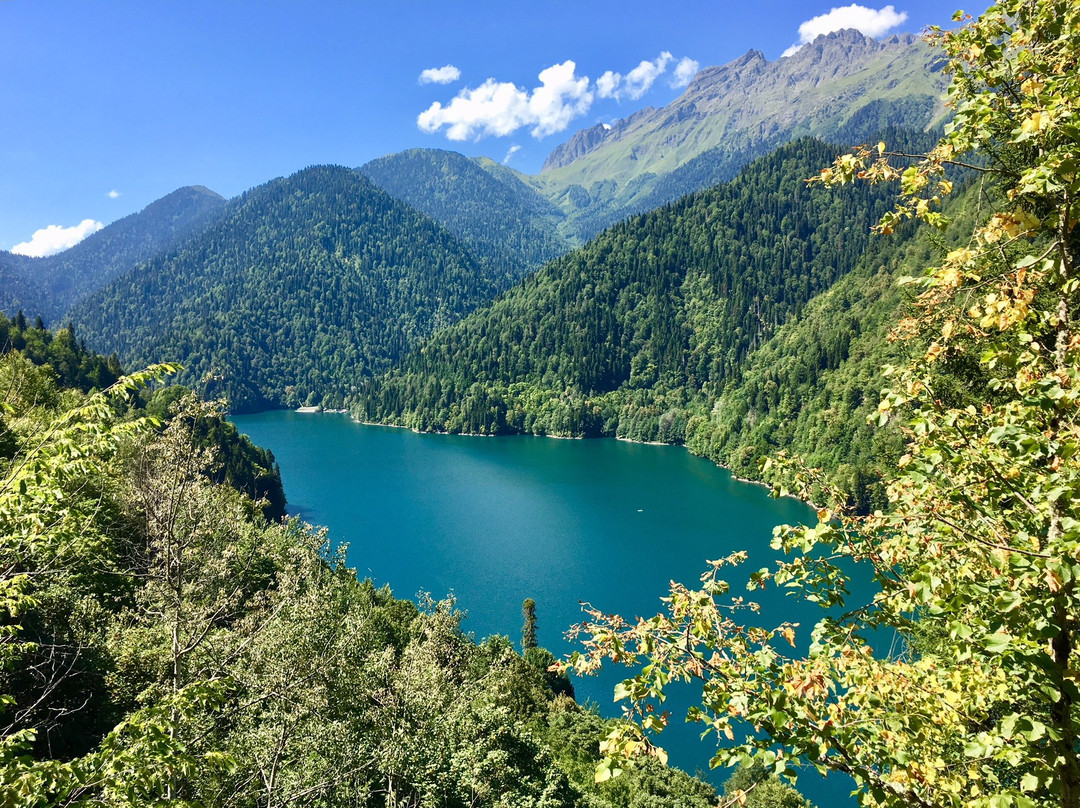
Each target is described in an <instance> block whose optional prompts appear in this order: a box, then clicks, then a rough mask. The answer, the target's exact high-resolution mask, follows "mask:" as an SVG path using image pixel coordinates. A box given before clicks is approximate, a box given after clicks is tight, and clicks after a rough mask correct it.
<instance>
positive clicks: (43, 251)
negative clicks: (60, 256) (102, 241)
mask: <svg viewBox="0 0 1080 808" xmlns="http://www.w3.org/2000/svg"><path fill="white" fill-rule="evenodd" d="M104 226H105V225H103V224H102V223H101V222H95V221H94V220H93V219H83V220H82V221H81V222H79V223H78V224H77V225H75V226H74V227H61V226H60V225H58V224H50V225H49V226H48V227H45V228H43V229H41V230H35V231H34V235H33V236H31V237H30V240H29V241H24V242H22V243H20V244H16V245H15V246H14V247H12V248H11V251H12V252H13V253H18V254H19V255H29V256H32V257H34V258H41V257H42V256H46V255H52V254H54V253H58V252H60V251H61V250H66V249H67V248H68V247H74V246H75V245H76V244H78V243H79V242H80V241H82V240H83V239H84V238H86V237H87V236H89V235H90V234H91V233H96V232H97V231H98V230H100V229H101V228H102V227H104Z"/></svg>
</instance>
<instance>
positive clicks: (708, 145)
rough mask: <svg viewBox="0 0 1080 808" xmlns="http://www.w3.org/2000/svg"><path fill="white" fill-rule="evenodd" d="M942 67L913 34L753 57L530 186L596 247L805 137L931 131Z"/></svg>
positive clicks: (844, 139) (624, 124) (570, 153)
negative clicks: (642, 216)
mask: <svg viewBox="0 0 1080 808" xmlns="http://www.w3.org/2000/svg"><path fill="white" fill-rule="evenodd" d="M940 68H941V63H940V57H939V56H938V55H936V54H935V53H933V52H932V51H931V50H930V49H929V48H928V47H927V46H926V45H924V44H923V43H922V42H921V41H920V40H919V39H917V38H916V37H914V36H910V35H904V36H894V37H890V38H889V39H886V40H884V41H881V42H878V41H876V40H874V39H871V38H869V37H866V36H864V35H863V34H861V33H859V32H858V31H853V30H845V31H837V32H834V33H831V34H826V35H822V36H820V37H818V38H817V39H815V40H814V41H813V42H810V43H809V44H807V45H804V46H803V47H802V48H800V49H799V50H798V51H797V52H796V53H794V54H792V55H791V56H787V57H782V58H780V59H778V60H776V61H773V62H770V61H768V60H767V59H766V58H765V57H764V55H763V54H762V53H761V52H760V51H756V50H751V51H748V52H747V53H746V54H745V55H743V56H742V57H740V58H739V59H736V60H735V61H733V62H730V63H728V64H726V65H723V66H720V67H710V68H706V69H704V70H702V71H700V72H699V73H698V74H697V76H696V77H695V78H694V80H693V81H692V82H691V83H690V85H689V86H688V87H687V88H686V91H685V92H684V93H683V94H682V95H681V96H680V97H679V98H677V99H676V100H675V101H673V102H672V103H670V104H668V105H667V106H665V107H662V108H660V109H654V108H651V107H650V108H646V109H643V110H641V111H639V112H636V113H634V114H633V115H631V116H630V117H628V118H625V119H623V120H620V121H617V122H615V123H614V124H611V125H602V124H598V125H596V126H593V127H590V128H589V129H585V130H583V131H581V132H578V133H577V134H575V135H574V136H572V137H571V138H570V139H569V140H568V141H567V142H566V143H564V144H562V145H561V146H559V147H557V148H556V149H555V150H553V151H552V152H551V154H550V155H549V156H548V158H547V160H546V162H545V163H544V166H543V168H542V170H541V173H540V174H539V175H538V176H537V177H535V178H531V179H530V181H531V182H533V184H534V185H535V186H536V187H537V189H538V190H539V191H540V192H541V193H543V194H544V195H545V196H546V197H547V198H549V199H551V200H552V201H553V202H555V203H556V204H557V205H559V207H560V208H561V209H562V210H563V211H564V212H565V213H566V215H567V219H568V221H567V224H566V225H564V228H565V229H567V230H576V232H577V234H579V235H581V236H585V237H588V236H589V235H591V234H593V233H595V232H598V231H599V230H600V229H602V227H604V226H606V225H607V224H610V223H612V222H614V221H617V220H618V219H620V218H623V217H625V216H626V215H628V214H629V213H633V212H637V211H642V210H649V209H652V208H654V207H657V206H659V205H661V204H664V203H666V202H669V201H672V200H674V199H677V198H678V197H680V196H682V195H683V194H685V193H688V192H692V191H695V190H698V189H700V188H703V187H708V186H710V185H713V184H715V183H717V182H721V181H724V180H727V179H730V178H731V177H732V176H734V174H735V173H736V172H737V171H738V170H739V169H740V168H741V167H742V166H743V165H745V164H747V163H748V162H750V160H752V159H754V158H755V157H759V156H761V155H763V154H766V153H768V152H769V151H771V150H772V149H774V148H776V147H777V146H780V145H782V144H783V143H786V142H789V141H791V140H794V139H796V138H798V137H802V136H807V135H809V136H814V137H819V138H821V139H824V140H828V141H830V142H839V143H853V142H858V141H860V140H862V139H865V138H867V137H869V136H870V135H872V134H873V133H875V132H877V131H878V130H881V129H883V128H886V127H903V128H910V129H925V128H927V127H928V126H930V125H931V124H932V123H933V122H935V121H936V120H938V119H940V118H941V116H942V114H943V111H944V110H943V106H942V102H941V98H942V93H943V91H944V88H945V84H946V82H945V78H944V77H943V76H942V74H941V70H940Z"/></svg>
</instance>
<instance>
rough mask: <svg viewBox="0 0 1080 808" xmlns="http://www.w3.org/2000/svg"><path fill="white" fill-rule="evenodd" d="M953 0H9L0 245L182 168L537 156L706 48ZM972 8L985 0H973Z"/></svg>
mask: <svg viewBox="0 0 1080 808" xmlns="http://www.w3.org/2000/svg"><path fill="white" fill-rule="evenodd" d="M955 10H956V6H955V5H946V2H945V0H894V2H893V3H892V4H891V5H887V4H885V3H880V4H875V3H868V4H867V5H866V6H862V5H847V6H836V5H832V4H830V3H828V2H824V3H820V2H811V1H810V0H753V2H736V1H733V0H666V2H657V0H651V2H645V1H644V0H617V2H609V1H608V0H603V2H582V0H576V2H561V0H548V1H547V2H534V1H533V0H510V2H507V1H506V0H498V2H488V0H456V1H455V2H449V0H446V1H445V2H434V0H430V1H428V0H424V1H413V0H333V1H331V0H302V1H301V0H289V1H288V2H284V1H279V0H260V2H254V1H253V0H226V2H222V0H179V1H177V0H155V1H154V2H152V3H148V2H145V1H144V0H111V1H109V2H105V0H0V249H5V250H11V249H13V248H16V251H18V252H22V253H26V254H45V253H48V252H55V251H57V250H59V249H62V248H63V247H65V246H70V245H71V244H73V243H75V242H76V241H77V240H78V239H79V238H82V237H85V236H86V235H88V234H89V233H92V232H94V231H95V230H97V229H100V228H101V227H102V226H104V225H107V224H109V223H110V222H112V221H115V220H116V219H119V218H121V217H123V216H126V215H128V214H130V213H134V212H137V211H139V210H141V209H142V208H144V207H146V205H148V204H150V203H151V202H153V201H154V200H156V199H159V198H161V197H163V196H165V195H166V194H168V193H170V192H171V191H173V190H175V189H177V188H180V187H183V186H186V185H205V186H206V187H208V188H211V189H212V190H214V191H216V192H218V193H219V194H221V195H223V196H225V197H231V196H235V195H236V194H239V193H241V192H243V191H245V190H247V189H248V188H251V187H254V186H256V185H261V184H262V183H264V182H267V181H268V180H270V179H273V178H274V177H279V176H284V175H288V174H291V173H293V172H295V171H298V170H300V169H302V168H305V167H307V166H310V165H318V164H323V163H334V164H339V165H346V166H360V165H363V164H364V163H366V162H367V161H369V160H372V159H374V158H377V157H381V156H383V155H386V154H391V153H393V152H398V151H402V150H403V149H408V148H413V147H425V148H439V149H452V150H455V151H459V152H461V153H463V154H466V155H469V156H480V155H483V156H487V157H490V158H492V159H493V160H497V161H499V162H505V163H506V164H507V165H509V166H510V167H512V168H515V169H517V170H519V171H523V172H526V173H536V172H538V171H539V169H540V166H541V165H542V163H543V161H544V158H545V157H546V156H547V155H548V153H549V152H550V151H551V150H552V149H553V148H554V147H555V146H557V145H558V144H560V143H562V142H563V141H565V140H566V139H567V138H569V137H570V136H571V135H572V134H573V133H574V132H575V131H577V130H579V129H582V128H585V127H587V126H592V125H593V124H596V123H608V122H611V121H613V120H616V119H618V118H622V117H625V116H627V115H629V114H631V113H633V112H635V111H636V110H638V109H641V108H642V107H645V106H656V107H659V106H663V105H665V104H667V103H670V102H671V101H672V100H674V99H675V98H676V97H678V95H679V94H680V93H681V92H682V91H683V88H684V87H685V85H686V83H687V82H688V81H689V80H690V79H691V78H692V76H693V74H694V72H695V71H696V70H697V69H699V68H704V67H708V66H712V65H719V64H724V63H725V62H728V61H731V60H732V59H735V58H737V57H739V56H741V55H742V54H744V53H745V52H746V51H747V50H750V49H756V50H760V51H762V52H763V53H764V54H765V56H766V58H768V59H770V60H774V59H778V58H780V57H781V56H782V55H783V54H785V53H787V52H790V51H791V49H792V48H794V47H797V46H798V45H799V44H800V43H802V42H804V41H809V40H811V39H813V38H814V36H816V35H817V34H820V33H826V32H828V31H829V30H835V29H837V28H841V27H859V28H861V29H862V30H863V31H864V33H867V34H869V35H871V36H879V37H880V36H887V35H889V34H892V33H898V32H911V33H919V32H921V31H922V30H923V28H924V27H925V26H927V25H942V26H947V25H949V24H951V23H950V20H951V18H952V14H953V12H954V11H955ZM966 10H971V11H973V12H978V11H980V10H981V8H972V9H966Z"/></svg>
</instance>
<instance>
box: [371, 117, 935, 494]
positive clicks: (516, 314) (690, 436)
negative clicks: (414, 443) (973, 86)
mask: <svg viewBox="0 0 1080 808" xmlns="http://www.w3.org/2000/svg"><path fill="white" fill-rule="evenodd" d="M890 134H891V135H892V136H893V137H895V138H897V139H900V140H902V141H904V142H911V141H912V140H917V138H914V137H913V136H911V135H909V134H906V133H901V132H896V131H893V132H891V133H890ZM835 153H836V150H835V148H834V147H831V146H828V145H826V144H822V143H820V142H817V141H813V140H804V141H799V142H797V143H795V144H791V145H788V146H785V147H782V148H781V149H778V150H777V151H776V152H774V153H773V154H772V155H769V156H768V157H765V158H762V159H760V160H758V161H756V162H755V163H753V164H752V165H751V166H749V167H748V168H747V169H745V170H744V171H743V172H742V173H741V174H740V175H739V177H738V178H737V179H736V180H734V181H732V182H730V183H727V184H724V185H720V186H717V187H716V188H714V189H711V190H709V191H705V192H701V193H699V194H696V195H691V196H688V197H685V198H684V199H683V200H680V201H679V202H677V203H674V204H672V205H668V206H666V207H664V208H661V209H659V210H656V211H653V212H651V213H648V214H644V215H641V216H637V217H633V218H631V219H628V220H627V221H625V222H623V223H621V224H619V225H616V226H615V227H613V228H611V229H609V230H608V231H605V232H604V233H603V234H601V235H600V236H598V237H597V238H596V239H594V240H593V241H592V242H590V243H589V244H588V245H586V246H585V247H584V248H582V249H581V250H579V251H576V252H575V253H572V254H570V255H568V256H566V257H564V258H562V259H560V260H558V261H555V262H553V263H552V264H550V265H549V266H547V267H545V268H544V269H543V270H542V271H540V272H538V273H536V274H535V275H533V276H530V277H529V278H527V279H526V280H525V281H524V282H523V283H522V284H521V285H519V286H518V287H516V288H514V289H512V290H510V291H509V292H507V293H506V294H504V295H503V296H501V297H500V298H499V299H498V300H496V301H495V302H494V303H493V304H492V305H490V306H488V307H485V308H483V309H481V310H479V311H478V312H476V313H475V314H473V315H471V316H470V317H468V318H466V319H465V320H463V321H462V322H460V323H458V324H456V325H455V326H452V327H450V328H448V329H446V330H444V331H442V332H440V333H438V334H436V335H434V336H433V337H432V338H431V339H429V340H427V341H425V342H424V343H423V344H422V345H421V346H420V347H419V348H418V349H417V350H415V351H413V352H412V353H410V354H408V355H407V356H406V357H405V358H404V359H403V360H402V362H401V364H400V366H399V367H397V368H395V369H393V370H391V371H389V372H388V373H386V374H385V375H384V376H382V377H376V378H374V379H372V380H365V381H363V382H362V383H361V384H360V388H359V390H358V391H357V393H356V394H355V397H354V402H353V404H352V411H353V413H354V415H356V417H358V418H360V419H361V420H368V421H390V422H395V423H402V424H404V425H406V426H410V427H413V428H416V429H421V430H437V431H451V432H467V433H479V434H492V433H513V432H530V433H536V434H553V435H585V436H599V435H613V436H618V437H624V438H629V439H633V440H646V441H657V440H658V441H663V442H672V443H683V442H687V443H688V444H689V445H690V446H691V447H692V448H694V450H695V451H698V452H701V453H703V454H706V455H707V456H710V457H712V458H713V459H716V460H721V461H723V462H731V461H732V460H733V459H735V458H738V461H737V463H736V465H737V466H738V468H739V471H740V472H741V473H751V474H753V473H755V472H756V471H757V469H756V461H757V457H758V456H759V455H760V452H758V451H752V450H753V449H761V448H762V447H763V446H766V445H770V444H769V440H771V438H763V437H762V435H763V434H764V433H762V432H760V431H759V432H758V433H756V434H755V437H754V440H752V441H751V440H747V441H742V439H741V437H739V438H736V437H734V436H733V435H732V434H730V433H732V432H733V431H734V430H736V429H737V428H736V427H735V426H732V425H730V424H729V425H728V428H727V432H726V433H725V434H724V435H723V437H722V439H721V438H719V437H718V436H717V434H716V433H717V430H716V428H715V426H714V425H713V423H712V419H713V418H714V412H715V413H716V415H717V416H719V417H721V418H728V414H729V412H730V411H732V410H734V409H737V408H738V407H740V406H741V407H742V411H741V413H740V416H741V417H742V418H743V421H741V422H740V423H742V424H745V426H744V427H743V428H746V429H748V428H749V427H750V426H753V423H754V419H755V417H756V416H755V415H753V414H752V413H751V411H752V410H754V409H755V403H756V402H755V400H756V398H757V397H758V393H757V392H754V391H752V390H751V391H745V390H741V386H742V385H743V384H744V380H743V374H744V371H745V370H746V369H747V368H749V367H752V366H753V367H756V366H757V365H754V362H755V356H756V355H757V354H758V353H760V352H762V351H763V350H765V349H766V346H770V345H773V344H774V343H775V341H776V340H777V339H782V340H783V339H788V337H786V336H783V335H784V334H787V333H792V329H796V328H798V326H797V325H795V324H797V323H799V322H800V320H801V318H802V317H804V315H805V313H806V312H807V311H810V310H813V311H820V310H822V305H821V304H817V305H815V306H811V305H809V304H811V301H813V300H814V299H815V298H816V297H818V296H820V295H822V294H823V293H824V292H826V291H827V290H829V289H831V288H832V287H833V286H834V285H835V284H836V283H837V282H838V281H841V279H844V278H846V277H847V276H849V275H851V274H852V273H853V272H856V270H858V272H857V274H856V276H855V277H857V278H858V280H853V281H852V282H851V285H850V288H853V289H858V288H859V287H860V284H862V283H863V282H870V281H871V279H872V278H873V277H874V276H875V275H876V274H881V273H884V275H887V276H888V277H889V278H892V276H893V272H894V270H895V268H896V262H895V260H894V257H890V256H889V255H885V254H883V253H880V250H892V249H893V247H892V246H889V247H884V246H880V245H878V244H872V240H871V236H870V228H871V226H872V225H873V224H874V223H875V222H876V221H877V220H878V219H879V218H880V216H881V215H882V214H883V213H884V212H885V210H887V208H888V206H889V204H890V202H889V197H888V196H887V195H886V194H884V193H882V192H879V191H877V190H875V189H871V188H866V187H863V188H859V189H850V188H849V189H842V190H826V189H823V188H820V187H819V186H808V185H807V184H806V182H805V180H806V178H807V177H809V176H812V175H814V174H815V173H816V172H817V171H818V170H820V168H821V166H823V165H825V164H827V163H828V162H829V159H830V155H833V154H835ZM868 250H870V251H871V252H869V253H868ZM874 250H877V251H879V252H878V253H874V252H873V251H874ZM883 266H887V267H888V268H887V269H884V270H882V267H883ZM868 267H873V269H872V270H871V269H868ZM882 277H884V276H882ZM890 283H891V281H888V280H883V279H882V278H879V279H878V281H877V282H876V283H873V284H871V286H870V287H868V289H867V290H866V291H865V292H864V297H863V298H862V299H863V300H867V301H868V302H869V303H870V304H873V305H877V306H878V308H879V309H880V308H882V307H881V305H880V304H878V303H877V302H876V301H874V299H873V294H874V292H876V293H878V294H882V295H885V296H887V297H888V299H889V301H891V302H888V303H886V304H885V305H884V309H885V310H887V311H888V313H889V314H892V313H893V312H894V311H895V307H896V304H897V300H898V298H897V297H896V296H895V295H894V294H893V293H892V292H891V291H889V287H890ZM871 289H872V290H874V292H871V291H870V290H871ZM837 297H838V296H836V295H834V299H836V298H837ZM856 308H858V306H856ZM826 310H828V307H827V305H826ZM885 316H886V315H884V314H882V313H881V312H879V313H878V315H877V318H876V319H875V320H873V321H872V322H867V323H865V324H862V325H860V323H859V320H860V318H861V317H862V312H861V311H845V310H844V309H843V307H841V309H840V310H839V311H832V312H831V313H830V314H829V315H827V317H826V320H827V322H824V323H823V322H818V323H817V324H816V325H814V326H811V327H808V328H807V327H804V328H803V329H802V330H801V331H799V332H798V339H797V343H798V344H797V346H796V347H794V348H790V347H787V348H783V349H781V350H782V351H784V352H786V351H789V350H793V351H795V352H796V353H798V354H799V355H800V356H801V357H802V359H803V361H804V362H806V363H807V364H808V365H809V366H810V367H812V368H813V369H814V372H815V373H816V372H817V371H818V369H819V368H820V369H822V370H825V369H829V368H835V367H837V366H838V365H839V364H841V363H842V362H844V361H845V360H846V359H847V357H848V352H849V350H850V343H851V341H852V340H853V339H854V340H857V339H858V337H859V333H860V327H864V328H866V329H867V330H869V331H871V332H872V333H871V334H870V336H869V339H870V340H871V341H872V342H873V343H874V344H878V343H881V342H884V328H885V326H884V325H883V323H884V322H885V319H884V318H885ZM785 329H787V330H786V331H785ZM792 344H794V343H792ZM770 350H774V351H775V350H776V349H775V348H771V349H770ZM765 355H767V354H762V356H765ZM762 372H767V371H762ZM757 375H761V373H758V374H757ZM808 378H809V377H808ZM800 381H805V380H802V379H800ZM746 383H747V384H751V385H754V384H756V385H757V386H758V387H759V388H761V387H763V386H764V387H768V388H770V389H769V391H768V395H770V396H773V395H774V390H776V389H779V388H777V387H776V383H775V381H774V382H773V383H772V384H771V385H770V384H769V381H768V380H767V379H766V380H757V379H756V377H755V378H751V379H750V380H749V381H748V382H746ZM795 395H797V396H799V397H800V398H797V399H795V398H792V396H795ZM808 395H809V391H808V390H807V389H805V387H802V388H799V389H797V390H796V389H794V388H792V389H790V390H781V391H780V396H781V397H782V398H784V401H785V406H787V407H788V408H789V409H798V407H799V406H800V404H802V403H803V400H802V399H803V398H805V397H806V396H808ZM858 396H859V404H861V403H862V401H863V390H861V389H860V390H859V392H858ZM747 397H749V399H750V402H749V405H746V404H745V403H744V402H743V400H744V399H746V398H747ZM718 402H720V404H719V405H718ZM778 402H779V399H778ZM778 402H777V403H778ZM770 403H771V401H770ZM873 403H876V401H875V402H873ZM758 409H761V408H760V407H758ZM764 414H765V413H764V412H762V416H764ZM785 417H786V416H785ZM728 420H731V419H728ZM735 420H738V419H735ZM748 445H752V450H747V449H746V448H745V447H746V446H748ZM751 453H752V455H753V456H752V463H753V467H752V468H751V467H750V465H751V460H750V459H749V458H750V457H751ZM839 455H840V457H839V458H838V462H851V461H853V460H854V461H856V462H858V458H857V453H848V454H847V455H845V454H844V453H843V452H840V453H839ZM863 460H866V458H863ZM838 462H834V463H833V467H834V468H835V467H836V466H837V465H838Z"/></svg>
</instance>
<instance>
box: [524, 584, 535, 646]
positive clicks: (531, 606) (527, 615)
mask: <svg viewBox="0 0 1080 808" xmlns="http://www.w3.org/2000/svg"><path fill="white" fill-rule="evenodd" d="M521 617H522V619H523V620H524V621H525V622H524V623H523V624H522V626H521V651H522V653H524V652H525V651H527V650H529V649H530V648H535V647H536V601H535V600H533V599H532V598H525V600H524V601H522V604H521Z"/></svg>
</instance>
